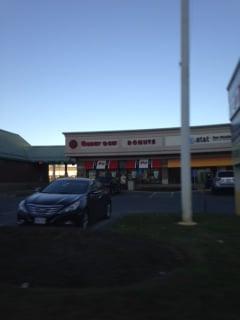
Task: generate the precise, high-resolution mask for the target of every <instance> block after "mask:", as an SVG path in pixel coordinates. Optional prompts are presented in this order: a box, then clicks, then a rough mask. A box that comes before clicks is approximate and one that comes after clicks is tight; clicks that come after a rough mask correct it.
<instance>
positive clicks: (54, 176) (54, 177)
mask: <svg viewBox="0 0 240 320" xmlns="http://www.w3.org/2000/svg"><path fill="white" fill-rule="evenodd" d="M52 166H53V180H55V179H56V168H55V164H53V165H52Z"/></svg>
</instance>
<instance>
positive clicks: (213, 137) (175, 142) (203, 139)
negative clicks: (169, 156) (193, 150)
mask: <svg viewBox="0 0 240 320" xmlns="http://www.w3.org/2000/svg"><path fill="white" fill-rule="evenodd" d="M231 139H232V137H231V135H230V134H226V133H220V134H207V135H191V137H190V143H191V144H192V145H200V144H205V145H207V144H219V143H221V144H223V143H231ZM165 144H166V146H168V147H171V146H180V145H181V137H180V136H169V137H166V138H165Z"/></svg>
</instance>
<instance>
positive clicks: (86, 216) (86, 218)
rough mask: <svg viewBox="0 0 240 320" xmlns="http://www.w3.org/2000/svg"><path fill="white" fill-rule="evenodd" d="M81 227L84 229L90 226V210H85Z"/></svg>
mask: <svg viewBox="0 0 240 320" xmlns="http://www.w3.org/2000/svg"><path fill="white" fill-rule="evenodd" d="M80 225H81V228H82V229H83V230H86V229H87V228H88V226H89V213H88V211H87V210H86V211H84V213H83V215H82V219H81V224H80Z"/></svg>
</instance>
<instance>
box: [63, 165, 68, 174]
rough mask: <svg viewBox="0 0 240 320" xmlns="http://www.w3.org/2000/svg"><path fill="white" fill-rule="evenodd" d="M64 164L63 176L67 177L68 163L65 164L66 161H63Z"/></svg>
mask: <svg viewBox="0 0 240 320" xmlns="http://www.w3.org/2000/svg"><path fill="white" fill-rule="evenodd" d="M64 166H65V167H64V169H65V173H64V176H65V177H68V171H67V166H68V165H67V163H65V164H64Z"/></svg>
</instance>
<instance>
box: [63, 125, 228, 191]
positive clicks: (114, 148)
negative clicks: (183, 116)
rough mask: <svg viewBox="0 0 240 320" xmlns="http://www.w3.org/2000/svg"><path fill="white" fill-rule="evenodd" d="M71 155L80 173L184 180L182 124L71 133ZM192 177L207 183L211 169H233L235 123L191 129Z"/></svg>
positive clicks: (138, 180) (140, 180) (67, 151)
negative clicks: (179, 126)
mask: <svg viewBox="0 0 240 320" xmlns="http://www.w3.org/2000/svg"><path fill="white" fill-rule="evenodd" d="M64 135H65V157H66V158H67V159H69V161H70V162H71V163H76V165H77V175H78V176H84V177H90V178H94V177H96V176H99V175H106V174H111V175H112V176H113V177H118V178H121V176H125V177H126V178H127V180H134V181H135V182H136V186H140V185H142V184H158V185H168V184H179V183H180V166H181V163H180V144H181V138H180V129H179V128H168V129H150V130H129V131H111V132H110V131H108V132H66V133H64ZM191 153H192V161H191V166H192V180H193V183H194V184H203V183H204V182H205V180H206V176H207V174H209V173H214V172H215V171H216V170H217V169H222V168H224V169H230V168H232V142H231V132H230V125H229V124H221V125H209V126H197V127H192V128H191Z"/></svg>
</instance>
